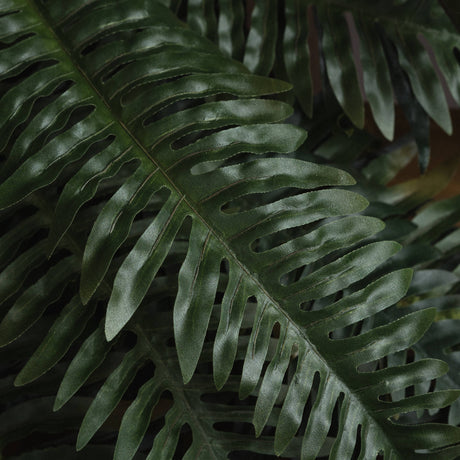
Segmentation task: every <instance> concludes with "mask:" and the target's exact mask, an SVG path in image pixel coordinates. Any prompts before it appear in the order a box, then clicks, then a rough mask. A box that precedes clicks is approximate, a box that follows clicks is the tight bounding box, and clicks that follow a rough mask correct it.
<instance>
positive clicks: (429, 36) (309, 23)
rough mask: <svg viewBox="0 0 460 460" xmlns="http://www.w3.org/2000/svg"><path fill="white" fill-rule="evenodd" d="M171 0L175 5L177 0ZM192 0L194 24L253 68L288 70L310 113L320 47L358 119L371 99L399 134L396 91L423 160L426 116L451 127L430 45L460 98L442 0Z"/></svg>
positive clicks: (338, 92) (342, 98) (386, 127)
mask: <svg viewBox="0 0 460 460" xmlns="http://www.w3.org/2000/svg"><path fill="white" fill-rule="evenodd" d="M170 3H171V7H172V8H173V9H175V8H177V2H170ZM389 3H391V6H390V5H389ZM186 4H187V8H186V13H184V14H186V18H187V21H188V23H189V24H190V26H191V27H192V28H194V29H196V30H199V31H200V32H201V33H203V34H205V35H206V36H208V37H209V38H210V39H212V40H213V41H215V42H216V43H218V44H219V46H220V48H221V49H222V50H223V51H224V52H227V53H228V54H230V55H232V56H233V57H235V58H237V59H241V60H243V61H244V63H245V64H246V65H247V66H248V68H249V69H250V70H251V71H253V72H255V73H258V74H261V75H269V74H270V72H272V71H273V72H274V73H275V75H279V76H281V77H284V76H285V72H286V75H287V76H288V78H289V80H290V81H291V82H292V83H293V85H294V91H295V94H296V96H297V100H298V101H299V103H300V104H301V106H302V109H303V110H304V112H305V113H306V114H307V115H309V116H312V114H313V106H314V97H313V96H314V85H313V77H312V72H313V70H312V62H315V64H314V67H315V68H316V69H319V67H320V65H319V64H318V63H317V62H316V61H314V60H315V59H317V55H318V52H320V53H321V55H322V57H323V59H324V65H325V70H326V74H327V78H328V81H329V83H330V85H331V87H332V90H333V92H334V94H335V96H336V98H337V100H338V102H339V103H340V105H341V106H342V108H343V110H344V111H345V113H346V114H347V115H348V117H349V118H350V120H351V121H352V122H353V123H354V124H355V125H356V126H358V127H360V128H362V127H363V126H364V100H367V101H368V102H369V105H370V108H371V111H372V114H373V117H374V119H375V122H376V124H377V126H378V127H379V129H380V130H381V132H382V133H383V135H384V136H385V137H387V138H388V139H392V138H393V133H394V124H395V113H394V106H393V104H392V103H391V102H390V101H393V99H394V98H395V97H396V98H397V99H398V102H399V104H400V105H401V107H402V108H403V110H404V111H405V113H406V117H407V119H408V120H409V123H410V124H411V128H412V131H413V135H414V136H415V139H416V141H417V144H418V147H419V152H420V164H421V166H422V169H425V168H426V166H427V165H428V161H429V155H430V152H429V150H430V146H429V132H428V127H429V124H428V116H429V117H431V118H433V119H434V120H435V121H436V122H437V123H438V124H439V125H440V126H441V127H442V128H443V129H444V130H445V131H446V132H448V133H451V132H452V123H451V119H450V115H449V108H448V104H447V102H446V97H445V94H444V90H443V87H442V83H441V78H439V75H438V73H437V71H436V70H435V67H434V65H433V64H432V61H431V57H430V53H432V55H433V56H434V60H435V61H436V63H437V66H438V69H439V71H440V73H441V74H442V79H444V80H445V82H446V83H447V86H448V88H449V90H450V92H451V94H452V95H453V97H454V99H455V100H456V101H457V102H460V99H459V96H460V93H459V89H460V86H459V79H458V75H459V69H458V62H457V60H456V57H455V50H456V49H458V48H459V45H460V41H459V37H458V34H457V32H456V30H455V27H454V25H453V24H452V23H451V22H450V20H449V18H448V17H447V15H446V14H445V12H444V10H443V8H442V7H441V5H440V4H439V3H438V1H437V0H432V1H429V2H423V3H422V2H420V1H418V0H405V1H402V2H388V1H374V2H366V1H362V0H355V1H347V2H336V1H331V0H311V1H298V0H288V1H286V2H283V4H281V3H280V2H278V1H275V0H274V1H266V2H254V5H253V7H252V8H251V6H250V4H247V2H244V1H242V0H241V1H227V0H220V1H218V2H217V5H218V8H216V9H215V8H214V2H211V1H208V0H197V1H192V0H189V1H187V2H186ZM388 11H391V14H388ZM248 23H250V30H249V33H248V34H247V37H245V34H244V32H243V31H244V28H245V26H246V24H248ZM317 37H320V38H319V45H320V50H318V48H317V47H318V42H317ZM281 55H282V57H283V59H282V60H281ZM283 64H284V66H285V69H283ZM363 95H364V97H363Z"/></svg>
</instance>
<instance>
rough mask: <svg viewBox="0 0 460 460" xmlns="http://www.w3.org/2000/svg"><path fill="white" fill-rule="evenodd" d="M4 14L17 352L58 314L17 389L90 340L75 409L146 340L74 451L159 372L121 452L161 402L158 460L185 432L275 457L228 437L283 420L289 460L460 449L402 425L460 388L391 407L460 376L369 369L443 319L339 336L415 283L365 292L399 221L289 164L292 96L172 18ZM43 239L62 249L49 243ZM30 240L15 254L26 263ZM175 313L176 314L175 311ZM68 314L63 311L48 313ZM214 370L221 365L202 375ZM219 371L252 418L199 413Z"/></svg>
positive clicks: (97, 8)
mask: <svg viewBox="0 0 460 460" xmlns="http://www.w3.org/2000/svg"><path fill="white" fill-rule="evenodd" d="M0 14H1V17H0V21H3V22H4V24H7V27H5V28H3V29H2V30H4V31H5V32H3V35H2V43H3V44H4V46H3V48H2V49H1V50H0V59H1V67H0V78H1V90H2V99H1V100H0V103H1V107H2V109H1V110H2V111H1V116H2V118H1V129H2V130H3V131H2V132H3V133H6V135H5V137H4V144H3V150H2V151H1V154H2V155H3V158H4V161H3V164H2V177H1V179H2V182H1V184H0V207H1V208H5V209H6V210H5V211H3V214H2V215H1V217H2V219H4V220H5V221H6V222H7V223H8V224H7V226H6V227H5V228H6V229H7V230H6V232H5V234H4V235H3V236H2V241H0V244H1V247H0V256H1V257H4V270H3V271H2V273H1V274H0V277H2V278H1V279H0V283H1V284H0V289H2V290H3V292H2V295H1V298H2V300H3V301H4V302H3V303H2V305H3V308H4V311H5V315H4V316H3V320H2V322H1V324H0V341H1V344H2V345H5V344H8V343H11V342H14V341H15V340H16V339H18V338H19V340H22V338H23V337H24V336H25V335H26V334H25V332H26V331H28V330H29V328H31V327H32V326H33V325H34V324H35V323H36V322H37V321H41V318H43V320H44V321H46V319H47V318H53V324H52V325H51V326H50V327H48V328H47V329H45V330H46V331H47V333H46V335H45V337H43V338H42V340H40V341H38V343H40V345H39V346H38V348H37V350H36V352H35V353H34V354H33V355H32V357H31V358H30V360H29V361H28V363H27V364H26V365H25V366H24V367H23V368H22V370H21V372H20V373H19V375H18V377H17V379H16V384H18V385H22V384H25V383H28V382H30V381H33V380H35V379H36V378H38V377H40V376H41V375H42V374H43V373H45V372H46V371H47V370H49V369H50V368H51V367H53V366H54V365H55V364H56V362H58V361H59V360H60V359H61V358H62V357H63V356H64V355H65V354H66V352H67V350H69V348H70V347H71V346H72V344H73V343H75V342H76V341H78V340H80V343H78V346H75V348H76V354H75V357H74V358H73V359H72V361H71V363H70V365H69V367H68V370H67V372H66V375H65V376H64V378H63V380H62V383H61V385H60V388H59V391H58V395H57V401H56V406H55V407H56V408H58V407H61V406H62V405H63V404H64V403H66V402H67V401H68V400H69V399H70V398H71V397H72V396H73V395H74V394H75V393H76V392H77V391H78V390H79V389H80V388H81V387H82V385H83V384H84V383H85V382H86V380H87V379H88V378H89V377H90V376H91V375H92V374H93V372H94V371H96V370H97V369H98V368H99V366H100V365H101V363H103V362H104V358H105V356H106V355H107V354H109V356H110V355H111V351H110V349H111V348H112V347H114V346H116V344H117V343H118V341H123V340H124V337H125V332H126V331H127V330H129V331H132V332H134V333H135V334H136V336H137V342H136V344H135V345H134V346H133V347H127V346H126V347H125V348H127V349H125V348H124V349H123V350H122V355H123V356H122V360H121V362H120V363H119V364H118V365H117V366H115V369H113V370H112V371H111V372H110V373H107V375H104V376H103V378H102V379H100V380H99V381H101V380H102V381H104V383H103V385H102V387H101V388H100V389H99V390H98V392H97V395H96V397H95V398H94V400H93V402H92V403H91V405H90V407H89V409H88V412H86V415H85V418H84V420H83V422H82V426H81V429H80V434H79V438H78V441H77V446H78V448H82V447H83V446H84V445H86V444H87V443H88V441H89V440H90V439H91V438H92V437H93V435H94V434H95V433H96V431H97V430H98V429H99V428H100V427H101V426H102V425H103V423H104V422H105V421H106V420H107V418H108V417H109V416H110V414H111V413H112V412H113V411H114V409H115V408H116V407H117V405H118V404H119V402H120V401H121V399H122V397H123V395H124V394H125V393H126V392H127V390H128V389H129V386H130V384H131V382H133V381H134V379H135V377H136V375H137V374H138V372H139V371H140V369H141V368H142V367H143V366H144V364H145V363H146V362H148V361H151V362H153V364H154V366H155V370H154V373H153V375H152V376H151V377H150V378H147V379H146V382H145V383H144V386H143V387H142V388H141V389H140V390H139V392H138V394H137V397H136V398H135V400H134V402H133V403H132V404H131V405H130V407H129V409H128V410H127V411H126V413H125V415H124V417H123V420H122V424H121V428H120V435H119V438H118V439H119V441H118V445H117V447H116V449H115V457H116V458H120V459H121V458H122V459H123V460H125V459H129V458H132V457H133V456H134V455H135V453H136V450H137V448H138V447H139V445H140V443H141V441H142V439H143V437H144V434H145V431H146V429H147V427H148V425H149V423H150V421H151V413H152V410H153V409H154V407H156V406H157V405H158V401H159V400H160V397H161V395H162V394H163V393H164V392H165V391H169V392H171V394H172V396H173V398H172V400H173V402H172V406H171V408H168V410H167V411H166V412H165V414H166V415H165V420H164V427H163V428H161V429H160V430H158V432H157V433H156V437H155V440H154V441H153V448H152V450H151V452H150V454H148V457H147V458H152V459H153V458H155V459H156V458H162V456H163V457H164V458H170V457H171V456H172V454H173V453H174V452H175V450H176V446H177V442H178V439H179V436H180V433H181V429H182V428H183V427H184V426H185V425H187V424H188V425H189V426H190V427H191V429H192V432H193V433H192V437H193V440H192V443H191V445H190V447H189V449H188V450H187V451H186V452H184V456H185V458H206V459H207V458H224V457H225V456H226V455H227V454H228V453H229V452H231V451H234V450H239V449H240V448H241V449H242V450H247V449H249V450H253V451H256V452H268V451H269V450H270V449H271V448H272V439H265V438H261V439H259V440H252V441H249V439H248V436H245V435H242V434H237V433H231V432H227V431H231V429H232V427H230V429H229V427H228V425H225V428H224V429H223V431H219V430H217V429H216V424H217V425H218V424H219V423H220V422H223V423H227V422H232V423H234V422H244V423H247V422H249V421H250V420H252V421H253V423H254V426H255V431H256V435H257V436H259V435H260V434H261V433H262V432H263V430H264V427H265V426H266V425H267V424H268V425H271V424H272V423H273V425H272V426H275V425H276V428H275V429H274V446H275V452H276V453H277V454H280V453H282V452H299V451H300V453H301V457H302V458H305V459H309V458H315V457H316V456H317V455H318V454H319V452H320V451H321V448H322V447H323V445H324V446H326V447H327V448H329V447H330V450H331V452H330V456H331V458H351V457H352V455H353V452H354V451H355V449H358V446H361V447H360V449H361V454H360V455H361V457H362V458H374V457H376V456H377V455H379V453H383V454H384V456H385V457H387V458H398V456H411V457H413V458H418V457H420V458H446V459H447V458H455V456H457V455H458V452H459V451H458V449H459V448H458V446H452V445H454V444H455V443H457V442H458V439H459V431H458V430H457V429H455V428H454V427H451V426H447V425H424V426H422V427H414V426H412V425H403V424H398V423H396V422H395V419H394V418H395V417H397V416H398V415H399V414H401V413H404V412H409V411H414V410H423V409H435V408H440V407H444V406H446V405H449V404H451V403H452V401H453V400H454V399H455V398H456V397H457V396H458V395H457V392H455V391H444V392H434V393H430V392H427V393H425V394H423V395H420V396H417V397H413V398H410V397H408V398H404V399H401V400H400V401H393V402H391V403H389V402H386V401H384V400H382V399H379V397H380V396H382V395H385V394H387V393H389V392H392V391H395V390H397V389H402V388H405V387H407V386H411V385H414V384H417V383H420V382H424V381H427V380H428V381H429V380H431V379H434V378H437V377H439V376H440V375H442V374H444V373H445V372H446V370H447V369H446V365H445V364H444V363H442V362H441V361H438V360H423V361H418V362H415V363H412V364H407V365H404V366H399V367H394V368H390V367H389V368H385V369H379V370H377V371H374V372H364V371H363V369H364V368H363V366H365V365H367V364H368V363H372V362H374V361H376V360H379V359H381V358H383V357H385V356H387V355H389V354H391V353H395V352H398V351H400V350H405V349H406V348H407V347H409V346H411V345H412V344H414V343H415V342H417V341H418V340H419V339H420V338H421V336H422V335H423V333H424V332H425V331H426V330H427V328H428V327H429V326H430V324H431V322H432V320H433V317H434V313H435V312H434V310H422V311H418V312H415V313H413V314H411V315H408V316H405V317H403V318H401V319H398V320H397V321H394V322H392V323H390V324H387V325H384V326H381V327H376V328H374V329H369V330H367V331H364V332H362V333H361V334H356V335H353V336H350V337H348V338H341V339H336V338H333V334H334V331H335V330H338V329H343V328H346V327H348V326H353V325H355V324H357V323H359V322H361V321H362V320H365V319H367V318H371V317H373V316H374V315H376V314H378V313H379V312H382V311H383V310H385V309H387V308H388V307H390V306H391V305H393V304H395V303H396V302H398V301H399V300H400V299H401V298H402V297H403V296H404V294H405V292H406V290H407V287H408V285H409V282H410V278H411V274H410V271H408V270H399V271H395V272H391V273H386V274H383V275H382V276H380V275H379V276H375V280H374V281H372V282H370V283H369V282H367V280H368V277H369V276H372V274H375V273H376V270H378V269H379V267H380V266H381V265H382V264H383V263H384V262H385V261H387V260H388V259H389V258H390V257H392V256H393V255H394V254H395V253H396V252H397V251H398V249H399V247H400V245H399V244H398V243H395V242H393V241H388V240H384V241H380V240H379V239H376V240H375V241H372V242H369V241H368V239H369V238H370V237H372V236H373V235H376V234H377V233H378V232H380V231H381V230H382V229H383V223H382V222H381V221H380V220H378V219H376V218H374V217H368V216H363V215H359V214H358V213H360V212H361V211H362V210H363V209H364V208H365V207H366V205H367V202H366V200H365V199H364V198H362V197H361V196H360V195H358V194H356V193H354V192H351V191H347V190H344V189H341V188H337V187H343V186H348V185H351V184H353V183H354V180H353V179H352V177H351V176H350V175H349V174H347V173H346V172H344V171H341V170H339V169H335V168H332V167H328V166H324V165H317V164H314V163H309V162H306V161H303V160H299V159H297V158H295V157H294V155H291V152H293V151H295V150H296V149H297V148H298V147H299V146H300V145H301V143H302V142H303V141H304V139H305V133H304V131H303V130H301V129H299V128H296V127H294V126H291V125H287V124H283V123H282V121H283V120H284V119H285V118H286V117H288V116H289V115H290V113H291V109H290V107H289V106H288V105H287V104H285V103H283V102H280V101H278V100H274V99H267V98H265V96H266V95H270V94H275V93H280V92H283V91H287V90H288V89H289V85H287V84H286V83H283V82H281V81H276V80H272V79H268V78H266V77H260V76H253V75H251V74H250V73H249V72H248V70H247V68H246V67H244V66H243V65H242V64H240V63H238V62H237V61H234V60H232V59H230V58H228V57H226V56H224V55H222V54H221V53H219V51H218V50H217V48H215V47H214V45H213V44H212V43H211V42H209V41H208V40H206V39H204V38H202V37H201V36H200V35H198V34H197V33H195V32H192V31H190V30H189V29H187V28H186V27H184V26H183V24H182V23H180V22H179V21H178V20H177V19H176V18H175V16H174V15H172V14H171V12H170V11H169V10H168V9H167V8H166V7H164V6H162V4H161V2H155V1H143V0H129V1H113V2H110V1H106V0H104V1H99V0H94V1H90V2H80V1H69V2H60V1H52V0H50V1H46V2H43V3H34V4H32V3H31V2H26V1H21V0H17V1H16V0H14V1H5V2H2V3H1V4H0ZM281 154H284V155H281ZM57 196H59V198H58V202H57V204H56V206H54V201H55V198H56V197H57ZM255 197H257V199H255ZM27 203H30V206H31V207H32V208H35V209H37V210H38V211H37V212H38V213H39V215H38V217H36V213H35V212H32V211H30V210H29V211H28V208H27V207H25V208H24V206H25V205H26V204H27ZM50 207H51V210H50ZM54 208H55V213H54V215H53V214H52V213H51V212H50V211H52V210H53V209H54ZM24 209H25V210H24ZM11 215H15V216H17V217H15V218H14V219H17V225H16V221H15V220H14V219H13V220H12V221H10V219H11ZM42 228H45V229H47V228H50V230H49V235H48V233H47V231H46V230H45V231H43V232H42V233H40V234H39V236H38V237H37V236H36V235H35V233H36V232H37V231H39V230H40V229H42ZM29 232H30V233H29ZM24 238H26V239H27V238H28V240H27V241H29V243H27V244H25V246H24V247H23V248H22V249H21V250H19V251H18V255H17V256H15V255H14V254H12V252H11V248H14V249H15V250H16V249H17V246H18V242H19V241H21V244H22V242H23V241H24ZM19 248H21V246H20V245H19ZM47 256H51V258H50V259H49V260H47V258H46V257H47ZM34 267H37V270H35V271H33V272H32V271H31V270H32V269H33V268H34ZM41 267H43V271H40V269H41ZM80 272H81V277H80V280H79V287H78V288H77V282H78V275H79V274H80ZM175 283H177V288H176V286H175ZM20 290H21V292H20V293H19V291H20ZM165 293H166V294H165ZM155 296H156V297H157V298H156V300H155V302H153V305H154V306H152V302H151V300H152V298H155ZM162 297H167V298H172V299H173V305H169V304H168V303H167V302H166V303H165V304H161V306H158V305H159V299H161V298H162ZM10 298H11V300H8V299H10ZM323 299H327V302H325V303H324V305H326V306H325V307H324V308H320V304H321V301H322V300H323ZM56 303H59V305H60V308H59V309H58V308H57V307H56V309H58V310H59V312H58V314H57V315H55V316H53V315H52V314H51V313H47V314H46V315H45V316H44V317H43V314H44V313H45V310H47V308H48V307H51V308H49V309H48V310H49V311H51V312H53V306H56ZM98 306H99V307H102V308H101V310H102V313H100V312H99V313H98V314H96V313H95V312H97V309H98V308H97V307H98ZM105 306H106V308H105ZM164 310H168V311H169V314H163V313H164ZM93 314H94V315H96V316H94V319H92V315H93ZM100 316H102V317H103V322H102V323H101V324H100V325H97V324H93V323H95V322H96V318H99V317H100ZM164 318H166V319H164ZM88 321H90V322H91V324H90V325H88V326H86V322H88ZM172 331H173V335H174V345H175V347H172V346H167V344H166V342H167V341H168V343H169V342H170V341H171V339H172ZM83 332H85V338H84V340H82V339H79V337H80V335H81V334H82V333H83ZM210 337H212V338H210ZM106 339H108V342H107V341H106ZM13 345H14V343H13ZM37 345H38V344H37ZM128 349H129V350H128ZM48 350H50V351H48ZM176 352H177V357H176ZM200 358H201V360H202V361H201V362H202V363H204V364H207V368H206V370H205V371H203V370H201V369H200V370H199V371H198V372H196V369H197V366H198V363H199V361H200ZM238 361H240V362H241V365H242V369H241V372H237V371H235V370H234V368H235V366H236V367H237V365H238V363H237V362H238ZM210 362H212V373H213V379H214V383H215V385H216V386H217V388H219V389H221V388H228V389H229V391H230V392H232V393H236V391H237V390H238V392H239V396H240V397H241V398H246V397H248V396H250V395H254V396H256V402H255V412H253V411H252V408H249V409H248V408H247V407H244V406H243V408H242V409H240V410H237V409H236V408H235V407H234V406H231V405H229V404H225V403H223V404H219V403H206V401H205V403H203V401H202V400H201V398H202V395H203V394H204V393H212V398H215V399H212V398H211V400H212V401H215V400H218V396H217V393H216V392H215V389H214V388H215V387H214V383H213V382H211V379H210V376H209V375H208V374H210V373H211V371H210V368H209V363H210ZM288 370H289V372H290V374H289V375H288V374H287V371H288ZM239 374H241V375H240V378H238V379H236V378H235V375H238V376H239ZM194 375H195V377H194ZM179 377H181V378H182V380H183V382H184V383H182V382H178V380H180V378H179ZM194 379H195V380H194ZM188 382H190V383H189V385H188V386H184V384H185V383H188ZM194 382H195V383H194ZM308 401H310V403H308ZM308 404H310V410H309V412H308V414H307V415H306V416H305V417H304V409H305V407H306V406H308ZM275 405H278V406H279V407H275ZM230 407H232V408H231V409H230ZM334 411H335V412H336V413H337V415H338V419H339V423H338V432H337V435H336V437H335V439H334V440H332V441H331V440H330V439H329V438H328V433H329V429H330V426H331V420H332V417H333V413H334ZM198 415H199V420H198ZM345 427H346V428H345ZM422 432H423V433H425V432H428V433H429V436H422V435H421V433H422ZM301 439H302V440H301Z"/></svg>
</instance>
